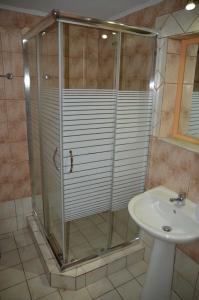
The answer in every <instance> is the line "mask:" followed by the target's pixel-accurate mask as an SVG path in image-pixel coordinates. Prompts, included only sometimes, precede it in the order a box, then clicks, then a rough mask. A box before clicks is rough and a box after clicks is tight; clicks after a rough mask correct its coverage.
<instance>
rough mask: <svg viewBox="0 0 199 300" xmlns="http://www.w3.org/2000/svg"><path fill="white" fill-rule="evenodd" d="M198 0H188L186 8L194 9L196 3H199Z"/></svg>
mask: <svg viewBox="0 0 199 300" xmlns="http://www.w3.org/2000/svg"><path fill="white" fill-rule="evenodd" d="M198 2H199V1H198V0H188V1H187V4H186V6H185V9H186V10H193V9H194V8H195V7H196V4H197V3H198Z"/></svg>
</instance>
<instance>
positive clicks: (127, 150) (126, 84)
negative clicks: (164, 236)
mask: <svg viewBox="0 0 199 300" xmlns="http://www.w3.org/2000/svg"><path fill="white" fill-rule="evenodd" d="M155 42H156V39H155V38H151V37H150V38H148V37H143V36H136V35H132V34H126V33H122V39H121V55H120V82H119V88H118V95H117V107H118V109H117V122H116V138H115V167H114V180H113V199H112V210H113V231H114V235H113V237H112V246H116V245H118V244H120V243H121V239H122V240H123V241H124V242H127V241H131V240H133V239H135V237H136V236H137V234H138V230H139V228H138V226H137V225H136V224H135V222H134V221H133V220H132V218H131V217H130V216H129V213H128V209H127V206H128V203H129V201H130V200H131V199H132V198H133V197H134V196H135V195H137V194H139V193H142V192H143V191H144V190H145V179H146V176H147V167H148V152H149V139H150V134H151V120H152V106H153V88H152V89H151V81H152V80H153V77H152V76H153V68H154V50H155ZM118 236H119V238H118Z"/></svg>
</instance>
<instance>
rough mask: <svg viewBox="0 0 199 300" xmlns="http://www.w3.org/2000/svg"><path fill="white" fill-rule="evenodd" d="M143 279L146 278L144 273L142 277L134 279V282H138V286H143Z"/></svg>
mask: <svg viewBox="0 0 199 300" xmlns="http://www.w3.org/2000/svg"><path fill="white" fill-rule="evenodd" d="M145 278H146V273H143V274H142V275H140V276H138V277H136V280H137V281H138V282H139V284H141V286H143V285H144V281H145Z"/></svg>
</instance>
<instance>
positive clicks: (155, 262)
mask: <svg viewBox="0 0 199 300" xmlns="http://www.w3.org/2000/svg"><path fill="white" fill-rule="evenodd" d="M177 196H178V195H177V194H176V193H174V192H173V191H171V190H169V189H167V188H165V187H163V186H159V187H157V188H154V189H151V190H148V191H147V192H145V193H143V194H140V195H138V196H135V197H134V198H133V199H132V200H131V201H130V202H129V205H128V210H129V214H130V216H131V217H132V219H133V220H134V221H135V222H136V223H137V224H138V225H139V226H140V227H141V228H143V229H144V230H145V231H147V232H148V233H149V234H151V235H152V236H153V237H155V240H154V245H153V249H152V253H151V258H150V263H149V268H148V271H147V276H146V280H145V284H144V287H143V290H142V295H141V300H160V299H161V300H169V299H170V296H171V285H172V276H173V265H174V256H175V244H176V243H189V242H192V241H194V240H197V239H199V221H198V220H197V219H196V205H195V204H194V203H193V202H191V201H190V200H188V199H186V200H185V205H184V206H177V205H176V203H175V202H170V198H177ZM165 226H166V227H165ZM165 229H166V230H169V231H165Z"/></svg>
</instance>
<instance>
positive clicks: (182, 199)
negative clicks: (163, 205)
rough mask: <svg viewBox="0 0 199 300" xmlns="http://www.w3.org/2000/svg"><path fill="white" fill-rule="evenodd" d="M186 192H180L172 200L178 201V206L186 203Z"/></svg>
mask: <svg viewBox="0 0 199 300" xmlns="http://www.w3.org/2000/svg"><path fill="white" fill-rule="evenodd" d="M185 199H186V193H183V192H180V193H179V194H178V197H177V198H170V201H171V202H176V205H177V206H183V205H185Z"/></svg>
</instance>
